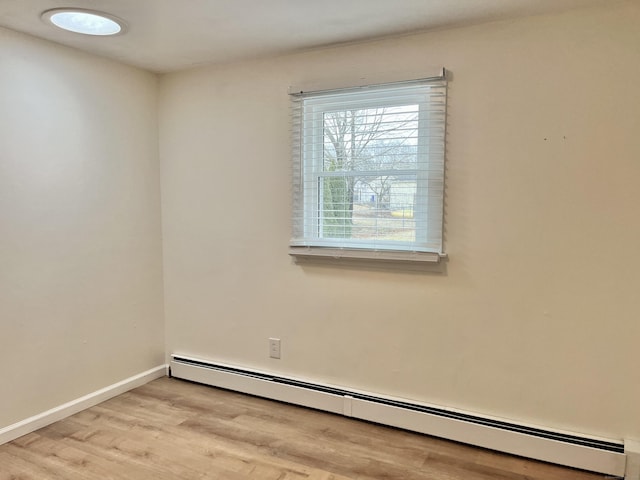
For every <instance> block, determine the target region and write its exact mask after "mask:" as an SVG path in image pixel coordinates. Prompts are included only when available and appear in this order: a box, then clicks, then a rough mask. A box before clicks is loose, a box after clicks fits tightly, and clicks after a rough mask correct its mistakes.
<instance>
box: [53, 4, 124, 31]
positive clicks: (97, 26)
mask: <svg viewBox="0 0 640 480" xmlns="http://www.w3.org/2000/svg"><path fill="white" fill-rule="evenodd" d="M42 18H43V20H46V21H47V22H50V23H52V24H53V25H55V26H56V27H58V28H62V29H64V30H68V31H70V32H75V33H82V34H84V35H101V36H106V35H118V34H121V33H124V31H125V23H124V22H123V21H122V20H120V19H119V18H117V17H114V16H113V15H109V14H108V13H102V12H96V11H94V10H85V9H82V8H54V9H53V10H47V11H46V12H44V13H43V14H42Z"/></svg>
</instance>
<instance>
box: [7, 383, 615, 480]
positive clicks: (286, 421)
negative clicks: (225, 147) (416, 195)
mask: <svg viewBox="0 0 640 480" xmlns="http://www.w3.org/2000/svg"><path fill="white" fill-rule="evenodd" d="M603 478H605V477H603V476H601V475H596V474H592V473H587V472H581V471H576V470H571V469H566V468H562V467H558V466H555V465H549V464H545V463H540V462H534V461H529V460H524V459H521V458H516V457H512V456H508V455H502V454H498V453H495V452H491V451H487V450H482V449H477V448H473V447H469V446H465V445H460V444H456V443H453V442H448V441H445V440H440V439H436V438H432V437H428V436H424V435H419V434H413V433H409V432H404V431H401V430H396V429H393V428H387V427H382V426H379V425H373V424H370V423H366V422H361V421H358V420H353V419H348V418H345V417H341V416H337V415H331V414H327V413H322V412H317V411H314V410H309V409H305V408H300V407H294V406H291V405H285V404H281V403H277V402H273V401H269V400H264V399H259V398H254V397H250V396H245V395H242V394H238V393H233V392H228V391H224V390H218V389H214V388H211V387H206V386H202V385H197V384H193V383H189V382H184V381H180V380H176V379H169V378H162V379H159V380H156V381H154V382H151V383H149V384H147V385H145V386H143V387H140V388H138V389H135V390H132V391H131V392H128V393H125V394H123V395H120V396H118V397H116V398H113V399H111V400H109V401H107V402H104V403H102V404H100V405H98V406H96V407H93V408H90V409H88V410H85V411H83V412H81V413H78V414H76V415H74V416H72V417H69V418H67V419H65V420H62V421H60V422H57V423H55V424H53V425H50V426H49V427H46V428H43V429H41V430H39V431H37V432H35V433H31V434H29V435H26V436H24V437H22V438H20V439H18V440H15V441H13V442H11V443H7V444H5V445H2V446H0V480H9V479H11V480H26V479H34V480H35V479H37V480H48V479H64V480H80V479H82V480H93V479H96V480H97V479H100V480H105V479H118V480H120V479H122V480H147V479H149V480H150V479H153V480H165V479H167V480H168V479H172V480H175V479H180V480H190V479H198V480H204V479H222V480H247V479H260V480H302V479H307V480H346V479H358V480H360V479H363V480H364V479H371V480H373V479H375V480H381V479H402V480H414V479H415V480H418V479H421V480H422V479H433V480H489V479H492V480H495V479H497V480H507V479H509V480H525V479H527V480H537V479H540V480H542V479H544V480H596V479H599V480H602V479H603Z"/></svg>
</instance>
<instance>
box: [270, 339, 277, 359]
mask: <svg viewBox="0 0 640 480" xmlns="http://www.w3.org/2000/svg"><path fill="white" fill-rule="evenodd" d="M269 356H270V357H271V358H280V339H279V338H270V339H269Z"/></svg>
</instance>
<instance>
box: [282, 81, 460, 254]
mask: <svg viewBox="0 0 640 480" xmlns="http://www.w3.org/2000/svg"><path fill="white" fill-rule="evenodd" d="M441 72H442V74H441V75H439V76H437V77H430V78H423V79H418V80H413V81H407V82H393V83H390V84H381V85H369V86H365V87H364V88H365V90H363V88H346V89H332V90H327V91H315V92H309V93H305V92H304V91H298V90H297V89H293V87H292V88H291V89H290V92H291V90H293V93H291V95H292V100H293V102H292V105H293V110H294V111H293V118H294V125H293V167H294V168H293V197H294V198H293V212H292V215H293V235H292V239H291V242H290V250H289V253H290V255H292V256H294V257H296V259H304V258H322V257H330V258H332V259H337V258H350V259H365V260H384V261H396V262H397V261H400V262H412V263H413V262H420V263H422V262H428V263H431V262H439V261H440V260H441V259H443V258H446V256H447V255H446V253H444V247H443V243H444V238H443V232H442V230H443V228H442V224H443V223H444V185H443V182H444V168H445V167H444V157H445V152H444V147H445V136H446V131H443V133H442V145H441V147H442V149H443V151H442V153H441V170H439V171H438V174H439V175H440V177H439V178H440V179H439V180H438V181H439V182H440V186H439V187H438V188H439V189H440V190H441V192H442V193H441V197H438V201H437V202H436V203H435V204H434V203H433V202H432V201H431V199H430V195H429V194H427V192H430V190H431V189H432V180H431V174H430V171H431V165H432V163H433V162H432V161H431V160H430V157H429V152H428V150H429V149H430V148H432V147H433V145H431V144H430V141H429V140H424V141H421V140H420V139H427V137H428V130H429V128H432V123H430V122H429V119H428V116H429V115H430V113H429V112H427V111H426V109H427V107H430V106H431V105H432V103H430V102H431V101H432V100H431V97H429V101H424V100H423V97H425V93H424V92H419V93H416V92H413V91H409V93H408V94H407V95H402V96H401V97H400V99H393V98H385V99H382V100H381V99H380V96H379V92H380V91H383V92H384V91H386V89H388V90H392V89H395V90H398V89H401V88H403V87H405V86H406V87H415V86H416V85H422V84H428V83H431V82H435V81H437V82H440V83H439V84H438V86H440V87H444V98H443V101H444V106H443V113H444V119H443V125H442V128H443V130H446V99H447V98H446V97H447V83H446V76H445V71H444V69H442V71H441ZM329 95H330V96H332V97H331V98H336V96H343V97H344V101H342V102H340V104H339V110H336V108H335V106H332V105H327V103H326V101H325V99H326V97H327V96H329ZM416 104H417V105H418V106H419V108H418V118H417V122H418V126H417V135H418V139H419V141H418V143H417V145H416V150H417V158H418V159H420V158H423V159H426V160H425V163H424V164H423V165H420V162H419V161H418V162H417V165H416V168H414V169H398V170H393V172H394V174H397V175H398V176H407V177H411V176H413V177H415V179H416V180H415V181H416V195H417V196H419V197H420V198H422V200H421V201H416V202H415V206H414V212H413V217H414V219H415V222H416V224H415V241H414V242H405V241H391V240H374V241H369V240H357V239H351V238H349V239H345V238H339V239H337V238H326V237H323V236H322V231H321V229H322V220H321V219H322V212H323V210H322V208H323V207H322V201H323V196H322V194H321V192H322V186H321V183H322V180H323V179H325V178H329V177H332V176H339V177H343V178H346V177H349V176H353V177H355V176H362V174H363V171H358V170H356V171H347V172H340V173H338V174H332V173H330V172H327V171H326V170H325V168H324V165H325V156H324V148H321V147H322V145H323V142H324V114H325V113H327V112H330V111H347V110H354V111H355V110H359V111H364V110H367V109H377V108H387V107H401V106H406V105H416ZM307 130H311V131H312V132H313V133H312V135H311V138H313V139H315V141H309V137H310V136H309V135H308V134H306V133H303V132H306V131H307ZM317 138H322V139H323V141H322V142H319V141H317ZM436 148H438V147H437V146H436ZM384 172H385V170H381V169H379V170H371V173H372V174H375V173H384ZM300 203H302V206H301V207H300ZM300 209H302V218H297V217H296V215H297V213H298V211H299V210H300ZM431 209H436V212H435V214H434V215H435V216H436V217H437V219H439V221H440V223H441V225H440V235H439V245H438V248H433V247H430V246H428V239H429V237H428V233H427V229H428V228H429V227H428V226H427V224H428V223H429V220H428V218H429V217H428V216H429V212H430V210H431ZM308 219H313V220H314V221H312V222H309V221H308ZM301 222H302V227H301V226H300V223H301ZM301 233H302V234H301Z"/></svg>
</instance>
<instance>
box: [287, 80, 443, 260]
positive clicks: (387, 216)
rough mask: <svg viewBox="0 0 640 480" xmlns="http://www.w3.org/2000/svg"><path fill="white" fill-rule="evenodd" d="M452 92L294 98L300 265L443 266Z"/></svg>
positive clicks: (376, 91) (404, 87) (385, 88)
mask: <svg viewBox="0 0 640 480" xmlns="http://www.w3.org/2000/svg"><path fill="white" fill-rule="evenodd" d="M443 73H444V72H443ZM446 88H447V85H446V80H445V78H444V75H442V76H441V77H438V78H435V79H433V78H432V79H426V80H417V81H411V82H402V83H394V84H387V85H379V86H368V87H360V88H351V89H342V90H330V91H320V92H311V93H304V92H300V93H296V94H292V106H293V132H294V133H293V134H294V138H293V237H292V240H291V247H292V248H291V253H292V254H293V255H326V256H332V257H335V256H352V257H365V258H388V259H392V258H398V259H401V258H408V257H409V256H411V257H412V258H413V259H420V260H427V261H429V259H431V261H433V260H436V261H437V260H439V258H440V257H441V256H442V255H443V248H442V223H443V196H444V147H445V124H446V96H447V92H446ZM421 254H424V255H421Z"/></svg>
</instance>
